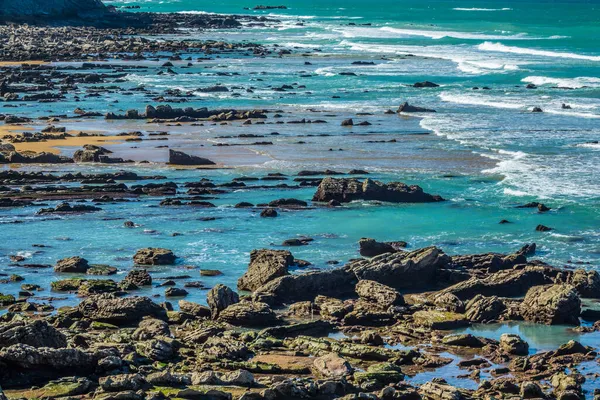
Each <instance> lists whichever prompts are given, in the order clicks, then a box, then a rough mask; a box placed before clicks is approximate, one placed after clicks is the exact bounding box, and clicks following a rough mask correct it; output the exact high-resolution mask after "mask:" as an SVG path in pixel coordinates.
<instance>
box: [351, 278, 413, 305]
mask: <svg viewBox="0 0 600 400" xmlns="http://www.w3.org/2000/svg"><path fill="white" fill-rule="evenodd" d="M355 290H356V294H358V296H359V297H360V298H361V299H362V300H365V301H367V302H368V303H374V304H375V305H376V306H377V307H379V308H385V309H387V308H388V307H390V306H399V305H403V304H404V298H403V297H402V295H401V294H400V293H398V292H397V291H396V289H394V288H391V287H389V286H386V285H383V284H381V283H379V282H375V281H370V280H366V279H365V280H361V281H358V283H357V284H356V288H355Z"/></svg>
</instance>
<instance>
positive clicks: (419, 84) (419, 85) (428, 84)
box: [413, 81, 440, 88]
mask: <svg viewBox="0 0 600 400" xmlns="http://www.w3.org/2000/svg"><path fill="white" fill-rule="evenodd" d="M439 86H440V85H438V84H437V83H433V82H430V81H423V82H416V83H415V84H413V87H416V88H434V87H439Z"/></svg>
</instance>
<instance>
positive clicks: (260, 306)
mask: <svg viewBox="0 0 600 400" xmlns="http://www.w3.org/2000/svg"><path fill="white" fill-rule="evenodd" d="M219 321H223V322H227V323H228V324H231V325H236V326H252V327H264V326H271V325H274V324H276V323H277V316H276V315H275V313H274V312H273V310H271V308H270V307H269V306H268V305H267V304H265V303H261V302H258V301H243V302H241V303H236V304H232V305H230V306H229V307H227V308H226V309H224V310H222V311H221V312H220V313H219Z"/></svg>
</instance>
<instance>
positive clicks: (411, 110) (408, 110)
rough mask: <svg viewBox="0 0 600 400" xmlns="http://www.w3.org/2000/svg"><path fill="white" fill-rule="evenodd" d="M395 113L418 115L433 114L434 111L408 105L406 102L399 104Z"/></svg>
mask: <svg viewBox="0 0 600 400" xmlns="http://www.w3.org/2000/svg"><path fill="white" fill-rule="evenodd" d="M396 112H397V113H401V112H405V113H420V112H435V110H432V109H429V108H423V107H417V106H412V105H410V104H408V102H404V103H402V104H400V107H398V111H396Z"/></svg>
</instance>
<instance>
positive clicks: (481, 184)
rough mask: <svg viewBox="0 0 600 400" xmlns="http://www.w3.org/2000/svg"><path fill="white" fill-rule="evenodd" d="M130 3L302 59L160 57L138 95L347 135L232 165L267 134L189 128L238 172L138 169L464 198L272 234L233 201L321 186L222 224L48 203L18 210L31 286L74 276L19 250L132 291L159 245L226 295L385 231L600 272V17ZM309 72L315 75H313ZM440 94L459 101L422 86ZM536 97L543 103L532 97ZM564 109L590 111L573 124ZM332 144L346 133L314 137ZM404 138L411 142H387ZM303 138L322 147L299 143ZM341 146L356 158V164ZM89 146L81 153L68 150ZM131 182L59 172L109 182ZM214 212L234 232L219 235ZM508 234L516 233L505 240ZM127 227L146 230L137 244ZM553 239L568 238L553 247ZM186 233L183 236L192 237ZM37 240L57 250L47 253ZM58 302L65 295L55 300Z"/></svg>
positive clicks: (567, 7) (151, 0)
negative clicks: (361, 176) (350, 180)
mask: <svg viewBox="0 0 600 400" xmlns="http://www.w3.org/2000/svg"><path fill="white" fill-rule="evenodd" d="M110 4H114V5H118V6H123V5H129V6H130V5H139V6H141V8H140V11H159V12H191V13H202V12H218V13H231V14H238V13H249V14H253V15H265V16H267V17H271V18H275V19H278V20H280V21H281V22H280V23H278V24H276V26H275V27H270V28H265V27H255V28H250V29H241V30H240V29H235V30H222V31H210V32H195V33H194V32H193V33H192V38H197V39H215V40H226V41H244V40H247V41H250V42H257V43H263V44H268V45H274V44H278V45H280V46H282V47H283V48H287V49H293V50H294V52H293V54H292V55H289V56H285V57H282V58H278V57H273V56H269V57H266V58H250V57H244V56H241V55H239V54H231V55H230V56H222V57H220V58H213V59H212V60H209V61H203V62H198V63H194V65H193V66H192V67H190V68H187V69H185V70H184V69H180V68H179V65H177V64H176V66H175V68H174V69H175V70H176V71H177V72H178V73H179V75H177V76H168V75H157V74H156V71H157V70H158V69H160V65H161V64H162V62H164V61H157V62H153V61H147V62H146V64H147V65H149V66H151V68H150V69H149V70H147V71H139V72H135V73H133V72H130V73H128V75H127V76H126V77H125V78H124V81H123V82H119V83H118V84H119V85H120V86H121V87H125V88H136V87H138V86H144V87H146V88H148V89H152V90H155V91H164V90H167V89H181V90H184V91H192V92H193V93H194V96H193V97H192V98H191V99H189V101H188V102H187V103H185V106H193V107H203V106H206V107H210V108H213V107H239V108H248V107H264V108H269V109H281V110H283V111H284V112H285V113H293V114H286V115H289V117H286V118H288V119H298V118H301V117H306V118H311V119H316V118H318V117H319V114H318V113H317V114H315V113H314V112H312V113H311V112H308V111H307V110H308V109H314V110H317V111H319V112H321V113H323V114H324V115H325V114H326V115H335V117H328V118H329V121H331V122H330V123H329V124H323V125H277V126H273V127H267V129H269V131H267V132H270V130H271V129H272V130H273V131H275V130H276V131H277V132H278V133H279V135H277V136H273V137H272V138H269V140H273V142H274V145H273V146H268V147H266V146H263V147H259V146H254V147H253V146H251V145H247V146H244V147H243V149H239V150H238V149H237V148H236V150H235V151H233V150H231V152H230V150H229V148H215V147H213V146H211V144H214V143H215V142H223V143H233V142H240V139H227V138H218V136H223V135H233V134H235V135H237V134H240V133H257V134H265V133H267V132H265V126H261V125H252V126H244V127H242V126H240V124H237V125H236V124H233V125H232V126H231V127H213V126H206V127H195V128H191V127H172V128H169V130H170V132H171V137H172V138H173V137H176V138H178V140H179V142H178V143H179V144H178V148H180V149H181V150H184V151H189V152H196V154H201V155H206V156H209V157H210V158H212V159H215V161H219V162H223V163H225V164H227V165H230V166H233V167H235V168H234V169H226V170H215V171H186V172H181V171H174V170H172V169H168V168H166V167H164V165H161V164H150V165H139V166H136V167H133V169H134V170H136V171H138V172H140V173H145V174H147V173H160V174H165V175H167V176H168V177H169V179H170V180H174V181H176V182H178V183H185V182H186V181H192V180H199V179H200V178H202V177H207V178H211V179H213V180H215V181H216V182H220V183H223V182H228V181H230V180H231V179H232V178H234V177H237V176H240V175H248V176H257V177H261V176H264V175H266V174H267V173H271V172H283V173H286V174H289V175H291V176H292V177H293V175H294V173H296V172H298V171H299V170H302V169H324V168H332V169H338V170H342V171H345V170H348V169H350V168H365V169H367V170H369V171H370V172H371V176H372V177H374V178H379V179H383V180H386V181H388V180H400V181H403V182H407V183H411V184H412V183H416V184H420V185H421V186H423V187H424V188H425V189H426V190H427V191H429V192H432V193H436V194H440V195H442V196H443V197H444V198H446V199H448V200H449V201H447V202H444V203H439V204H429V205H373V204H366V203H353V204H350V205H348V206H346V207H342V208H340V209H336V210H330V209H319V208H317V209H311V210H303V211H290V212H282V213H281V216H280V217H279V218H275V219H262V218H259V216H258V212H253V211H249V210H240V209H234V208H232V207H231V206H232V205H233V204H235V203H237V202H240V201H250V202H252V203H255V204H256V203H260V202H266V201H270V200H274V199H278V198H282V197H295V198H300V199H303V200H310V198H311V197H312V194H313V192H314V188H306V189H301V190H293V191H291V190H276V189H272V190H247V189H240V190H237V191H236V192H235V193H231V194H227V195H223V196H219V198H218V199H216V200H214V203H215V204H216V205H217V206H218V207H217V208H215V209H193V208H192V209H191V208H185V207H182V208H164V207H158V206H157V204H158V201H157V200H156V199H149V198H144V199H141V200H140V201H136V202H133V203H122V204H117V205H106V206H103V208H104V211H102V212H100V213H95V214H89V215H76V216H66V217H59V218H44V217H38V216H35V215H34V213H35V209H32V208H26V209H16V210H3V211H0V223H1V224H2V225H1V227H0V229H1V232H2V233H1V234H0V235H1V237H2V240H1V242H0V263H1V265H2V270H3V271H2V272H4V273H7V274H10V273H18V274H20V275H22V276H24V277H25V278H26V279H27V280H28V281H29V282H41V283H43V284H44V286H46V287H48V286H49V282H50V281H52V280H55V279H56V275H54V273H52V272H51V271H50V270H40V271H28V270H24V269H22V268H19V267H14V266H10V261H9V255H11V254H21V255H25V256H27V257H29V260H28V261H29V262H35V263H48V264H54V263H55V261H56V260H58V259H60V258H63V257H67V256H72V255H81V256H83V257H85V258H87V259H88V260H89V261H90V262H92V263H99V264H110V265H114V266H117V267H119V269H120V271H119V275H117V276H116V278H115V279H120V278H121V277H122V276H124V275H125V274H126V273H127V271H128V270H129V269H130V268H131V264H132V261H131V256H132V255H133V254H134V252H135V250H136V249H139V248H142V247H149V246H153V247H166V248H170V249H172V250H174V251H175V253H176V254H177V255H179V256H181V262H180V265H178V266H176V267H164V268H163V267H160V268H156V269H155V272H154V274H155V277H157V278H158V277H161V276H162V277H165V276H173V275H190V276H191V278H189V279H188V280H201V281H203V282H204V283H205V284H206V285H207V286H209V287H210V286H212V285H214V284H215V283H221V282H222V283H225V284H228V285H231V286H235V283H236V280H237V278H238V277H239V276H240V275H241V274H242V273H243V272H244V271H245V269H246V267H247V263H248V259H249V252H250V251H251V250H252V249H254V248H261V247H277V246H279V245H280V244H281V242H282V241H283V240H285V239H288V238H291V237H295V236H298V235H307V236H311V237H313V238H315V241H314V242H313V243H311V244H310V245H309V246H303V247H300V248H293V249H291V250H292V251H293V253H294V255H295V256H296V257H298V258H302V259H306V260H309V261H311V262H312V263H313V264H314V267H315V268H329V267H330V265H329V264H328V261H331V260H337V261H341V262H345V261H347V260H348V259H350V258H353V257H356V256H357V255H358V253H357V244H356V243H357V241H358V239H359V238H361V237H365V236H366V237H374V238H377V239H379V240H405V241H407V242H408V243H409V245H410V247H411V248H418V247H421V246H426V245H438V246H440V247H442V248H443V249H444V250H445V251H446V252H448V253H450V254H459V253H479V252H488V251H498V252H510V251H514V250H516V249H518V248H519V247H521V246H522V245H523V244H524V243H531V242H536V243H537V244H538V254H537V257H538V258H540V259H542V260H544V261H547V262H550V263H552V264H554V265H557V266H562V265H571V266H573V265H575V263H577V266H578V267H583V268H597V267H598V265H599V263H600V207H599V205H600V179H599V176H600V167H599V165H600V145H599V144H598V143H597V142H596V143H593V142H594V141H598V140H600V40H599V38H600V28H599V26H600V6H599V5H598V2H592V1H569V2H564V1H563V2H557V1H515V0H511V1H508V0H507V1H476V0H470V1H464V0H461V1H405V2H402V3H398V2H395V1H394V2H393V1H387V0H385V1H378V2H377V3H372V2H365V1H356V0H346V1H339V0H334V1H326V2H325V1H318V2H317V1H299V0H289V1H285V2H284V4H285V5H286V6H288V7H289V8H288V9H287V10H272V11H252V10H244V7H253V6H255V5H256V4H254V3H253V2H249V1H227V2H224V1H213V2H201V1H192V0H181V1H174V0H172V1H168V0H163V1H157V0H148V1H127V2H121V1H119V2H111V3H110ZM303 53H307V54H309V55H308V56H304V55H303ZM192 57H193V58H195V57H198V55H192ZM306 61H309V62H310V63H311V64H310V65H306V64H305V62H306ZM354 61H368V62H372V63H373V64H372V65H363V66H357V65H353V64H352V62H354ZM217 72H227V73H231V74H229V76H223V74H218V73H217ZM342 72H354V73H355V74H356V76H348V75H340V73H342ZM423 80H429V81H433V82H436V83H438V84H440V87H437V88H425V89H417V88H413V87H410V85H411V84H413V83H414V82H418V81H423ZM216 83H222V84H224V85H226V86H228V87H243V88H249V87H252V88H253V90H252V92H248V91H246V90H237V91H236V90H233V91H231V92H228V93H209V94H205V93H200V92H196V91H195V88H199V87H206V86H211V85H214V84H216ZM292 83H297V84H298V86H304V87H301V88H297V89H296V90H294V91H288V92H274V91H272V90H270V88H269V86H273V87H275V86H281V85H284V84H292ZM529 83H533V84H535V85H536V86H537V89H526V88H525V86H526V85H527V84H529ZM474 87H478V88H480V89H478V90H474V89H473V88H474ZM483 87H489V90H484V89H481V88H483ZM82 88H85V85H82ZM234 94H236V95H234ZM406 100H408V101H410V102H411V103H413V104H416V105H419V106H425V107H430V108H434V109H436V110H437V113H435V114H428V115H421V116H420V117H419V118H417V117H410V118H409V117H398V116H396V115H392V116H389V115H384V114H383V112H384V111H385V110H387V109H389V108H392V109H395V108H397V107H398V105H399V104H400V103H401V102H403V101H406ZM115 101H118V103H116V102H115ZM563 103H564V104H568V105H570V106H571V108H570V109H563V108H562V104H563ZM146 104H155V102H154V101H151V100H149V99H148V98H147V97H145V96H144V94H143V93H140V92H131V95H128V96H123V95H121V94H119V93H108V94H105V95H103V96H102V97H100V98H94V97H89V98H83V100H82V101H76V99H75V98H74V97H72V96H71V95H69V96H68V97H67V99H66V100H65V101H62V102H59V103H48V104H38V103H29V104H22V105H21V106H20V108H19V109H18V110H17V111H16V112H18V113H20V114H23V115H48V114H63V113H71V112H72V110H73V109H75V108H76V107H81V106H84V107H85V108H87V109H90V110H96V111H102V112H107V111H115V112H117V111H119V110H125V109H128V108H137V109H143V107H144V106H145V105H146ZM533 107H541V108H542V109H543V110H544V112H543V113H532V112H530V110H531V109H532V108H533ZM13 111H14V110H13ZM13 111H11V112H13ZM357 113H371V114H372V115H365V116H357V115H356V114H357ZM348 117H353V118H355V120H356V121H361V120H368V121H370V122H371V123H372V124H373V125H371V126H369V127H354V128H352V129H348V128H342V127H340V126H339V121H341V120H342V119H344V118H348ZM123 124H124V123H117V122H115V123H108V122H104V121H96V122H86V123H80V125H79V126H77V127H78V128H80V129H82V130H85V129H94V128H95V127H100V128H102V129H108V130H110V131H113V132H115V133H116V132H120V131H122V130H125V129H126V126H125V127H124V126H123ZM155 129H157V130H161V129H165V128H164V127H160V126H156V127H155ZM323 133H326V134H329V136H324V137H316V136H307V135H319V134H323ZM390 139H396V142H395V143H390V142H386V143H367V141H388V140H390ZM300 140H301V141H304V142H305V143H304V144H302V145H299V144H295V143H296V142H298V141H300ZM250 141H251V140H248V142H250ZM198 143H202V144H204V147H202V148H201V147H199V145H198ZM130 146H131V144H120V145H115V146H112V147H111V148H112V149H113V150H115V151H116V153H117V155H119V154H121V155H125V156H131V157H132V158H136V157H137V158H136V159H140V160H141V159H146V158H151V159H152V160H153V161H165V159H164V157H165V155H164V149H163V151H162V152H161V151H160V150H158V149H156V148H155V146H156V144H144V143H142V144H140V145H139V146H140V147H144V146H146V150H147V152H146V153H141V154H140V151H139V149H138V151H136V152H131V151H130V150H129V147H130ZM340 148H341V149H343V150H344V151H337V149H340ZM231 149H233V148H231ZM329 149H335V150H336V151H329ZM73 151H74V149H72V148H71V149H65V152H66V153H69V152H73ZM34 169H35V168H34ZM44 169H45V170H47V168H44ZM117 169H118V167H99V166H98V167H91V168H90V167H85V169H84V167H77V166H68V167H60V168H59V167H57V168H56V170H57V171H78V170H79V171H81V170H85V171H90V170H93V171H98V172H100V171H106V170H113V171H114V170H117ZM288 183H292V182H291V179H290V180H289V182H288ZM252 184H253V183H249V185H252ZM529 201H541V202H543V203H545V204H547V205H548V206H550V207H551V208H552V211H550V212H548V213H544V214H539V213H537V210H534V209H517V208H515V206H517V205H519V204H523V203H526V202H529ZM204 217H217V219H215V220H212V221H203V220H202V218H204ZM502 219H508V220H510V221H511V222H512V223H511V224H503V225H500V224H499V221H500V220H502ZM123 220H133V221H135V222H136V223H138V224H140V225H142V226H141V227H140V228H137V229H126V228H123ZM15 221H20V222H23V223H19V224H16V223H14V222H15ZM538 224H544V225H547V226H550V227H552V228H554V230H553V231H551V232H547V233H540V232H535V227H536V225H538ZM175 232H177V233H181V234H182V235H181V236H172V234H173V233H175ZM37 243H42V244H45V245H48V246H49V247H47V248H43V249H36V248H33V247H32V245H33V244H37ZM190 266H192V267H193V268H191V269H190ZM198 268H217V269H220V270H221V271H223V272H224V275H223V276H221V277H213V278H204V277H200V275H199V273H198ZM18 290H19V284H6V285H2V287H1V288H0V291H2V292H4V293H12V294H16V293H17V292H18ZM143 293H146V294H157V295H159V296H162V295H163V293H164V290H163V288H152V289H145V290H144V291H143ZM47 295H51V293H50V292H49V291H48V292H46V293H44V292H42V294H41V296H47ZM52 295H56V294H52ZM205 295H206V292H205V291H203V290H194V289H191V291H190V296H189V299H190V300H195V301H200V302H203V301H204V298H205ZM65 297H66V298H67V300H66V301H65V302H64V304H67V303H69V302H71V301H72V300H73V299H74V295H73V296H72V295H66V296H65ZM58 304H61V303H60V302H59V303H58Z"/></svg>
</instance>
